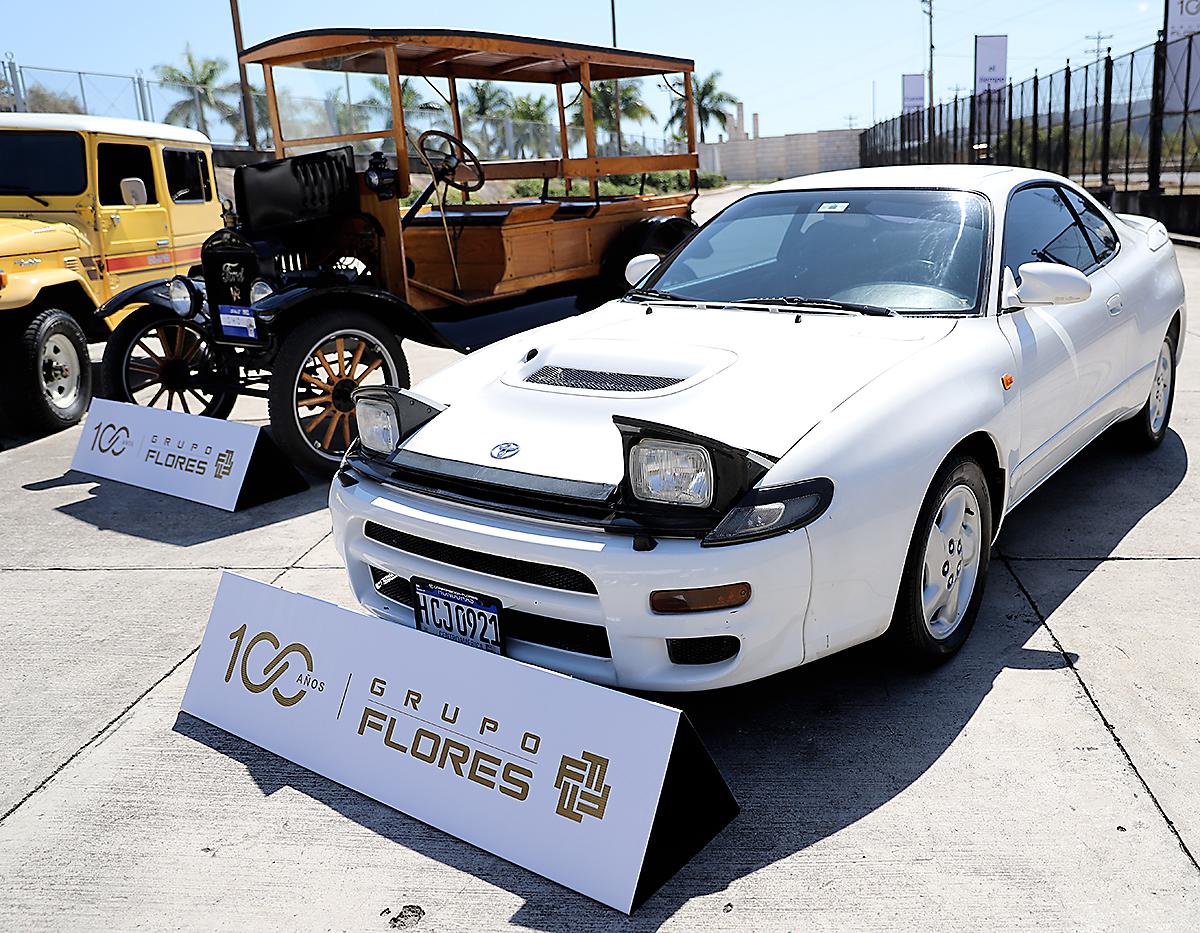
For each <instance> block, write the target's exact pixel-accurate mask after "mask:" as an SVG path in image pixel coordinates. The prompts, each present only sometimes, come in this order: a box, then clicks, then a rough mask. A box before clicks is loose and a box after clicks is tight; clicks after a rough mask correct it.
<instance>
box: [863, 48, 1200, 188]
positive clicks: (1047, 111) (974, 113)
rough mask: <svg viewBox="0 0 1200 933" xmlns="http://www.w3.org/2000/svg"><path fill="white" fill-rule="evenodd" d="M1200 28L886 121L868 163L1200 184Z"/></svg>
mask: <svg viewBox="0 0 1200 933" xmlns="http://www.w3.org/2000/svg"><path fill="white" fill-rule="evenodd" d="M1198 111H1200V34H1194V35H1191V36H1185V37H1184V38H1182V39H1176V40H1175V41H1173V42H1165V41H1162V40H1161V39H1160V40H1159V41H1158V42H1155V43H1154V44H1152V45H1148V46H1145V47H1144V48H1140V49H1138V50H1136V51H1134V52H1130V53H1128V54H1126V55H1122V56H1119V57H1118V58H1113V57H1112V56H1111V55H1108V56H1106V57H1104V58H1101V59H1097V60H1096V61H1093V62H1088V63H1087V64H1084V65H1082V66H1078V67H1074V68H1073V67H1071V66H1070V64H1069V63H1068V65H1067V67H1065V68H1063V69H1062V70H1060V71H1056V72H1054V73H1053V74H1050V75H1044V76H1039V75H1037V74H1035V75H1034V76H1033V77H1032V78H1030V79H1028V80H1026V81H1022V82H1020V83H1019V84H1013V83H1011V82H1010V83H1009V84H1008V86H1007V87H1006V88H1002V89H1000V90H997V91H988V92H987V93H985V94H978V95H975V96H973V97H962V98H959V97H955V98H954V99H953V100H952V101H949V102H945V103H940V104H937V105H935V106H933V107H930V108H927V109H925V110H921V111H917V112H913V113H908V114H904V115H902V116H898V117H894V118H892V119H891V120H885V121H884V122H882V123H877V124H876V125H875V126H873V127H871V128H870V129H868V130H866V131H864V132H863V135H862V137H861V158H862V164H863V165H903V164H907V163H930V162H995V163H999V164H1005V165H1020V166H1026V167H1030V168H1040V169H1047V170H1050V171H1053V172H1057V173H1059V174H1061V175H1066V176H1068V177H1070V178H1073V179H1075V180H1076V181H1079V182H1080V183H1081V184H1084V185H1086V186H1088V187H1092V188H1108V189H1112V190H1115V191H1131V192H1133V191H1148V192H1164V193H1167V194H1196V193H1200V113H1198Z"/></svg>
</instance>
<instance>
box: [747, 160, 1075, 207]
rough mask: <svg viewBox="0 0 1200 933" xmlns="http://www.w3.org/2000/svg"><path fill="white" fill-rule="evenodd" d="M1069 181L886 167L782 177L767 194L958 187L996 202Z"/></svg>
mask: <svg viewBox="0 0 1200 933" xmlns="http://www.w3.org/2000/svg"><path fill="white" fill-rule="evenodd" d="M1043 180H1044V181H1056V182H1067V183H1068V184H1070V182H1069V181H1068V180H1067V179H1065V178H1063V177H1061V176H1059V175H1055V174H1054V173H1052V172H1043V171H1038V170H1035V169H1027V168H1016V167H1014V166H1009V165H888V166H881V167H878V168H851V169H843V170H840V171H836V172H820V173H818V174H815V175H802V176H800V177H798V178H785V179H783V180H782V181H777V182H775V183H773V184H771V185H768V186H767V190H769V191H811V190H813V189H820V188H960V189H964V190H968V191H978V192H981V193H982V194H985V195H990V196H994V197H996V198H999V199H1003V198H1005V197H1007V195H1008V192H1010V191H1011V190H1012V189H1013V188H1015V187H1017V186H1018V185H1022V184H1025V183H1026V182H1029V181H1043Z"/></svg>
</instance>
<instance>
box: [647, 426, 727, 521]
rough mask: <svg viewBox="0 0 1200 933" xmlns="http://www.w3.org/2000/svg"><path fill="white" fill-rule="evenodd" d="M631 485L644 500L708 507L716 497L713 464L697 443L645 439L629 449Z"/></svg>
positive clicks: (706, 452)
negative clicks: (714, 494) (714, 496)
mask: <svg viewBox="0 0 1200 933" xmlns="http://www.w3.org/2000/svg"><path fill="white" fill-rule="evenodd" d="M629 486H630V489H632V490H633V494H634V495H635V496H636V497H637V498H639V499H641V500H642V501H643V502H667V503H672V504H675V505H690V506H695V507H697V508H702V509H703V508H707V507H708V506H710V505H712V500H713V465H712V457H711V456H709V453H708V451H707V450H705V449H704V448H703V447H700V446H698V445H696V444H681V443H679V442H678V441H660V440H653V439H649V438H648V439H646V440H641V441H638V442H637V443H636V444H634V445H633V447H631V448H630V449H629Z"/></svg>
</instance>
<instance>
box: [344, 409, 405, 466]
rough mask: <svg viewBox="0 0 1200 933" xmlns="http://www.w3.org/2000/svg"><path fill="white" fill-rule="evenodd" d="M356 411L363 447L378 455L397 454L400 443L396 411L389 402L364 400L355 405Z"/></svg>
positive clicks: (359, 435)
mask: <svg viewBox="0 0 1200 933" xmlns="http://www.w3.org/2000/svg"><path fill="white" fill-rule="evenodd" d="M354 411H355V416H356V417H357V419H358V437H359V440H361V441H362V445H363V447H365V448H367V450H373V451H374V452H375V453H378V454H391V453H395V451H396V446H397V445H398V444H399V443H400V425H399V423H398V421H399V419H398V418H397V417H396V410H395V409H394V408H393V407H392V406H391V405H390V404H388V403H387V402H383V401H378V400H376V399H370V398H362V399H359V400H358V401H357V402H356V403H355V406H354Z"/></svg>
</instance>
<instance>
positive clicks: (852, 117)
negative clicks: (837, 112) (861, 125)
mask: <svg viewBox="0 0 1200 933" xmlns="http://www.w3.org/2000/svg"><path fill="white" fill-rule="evenodd" d="M856 122H858V114H856V113H848V114H846V129H848V130H852V129H854V124H855V123H856Z"/></svg>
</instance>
